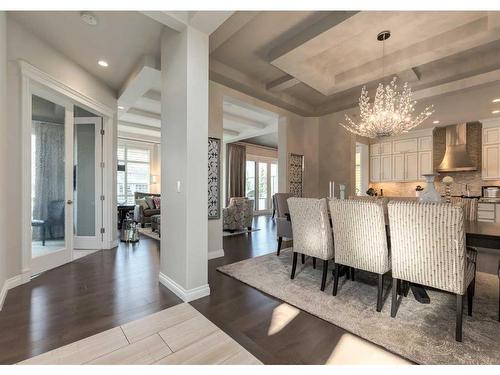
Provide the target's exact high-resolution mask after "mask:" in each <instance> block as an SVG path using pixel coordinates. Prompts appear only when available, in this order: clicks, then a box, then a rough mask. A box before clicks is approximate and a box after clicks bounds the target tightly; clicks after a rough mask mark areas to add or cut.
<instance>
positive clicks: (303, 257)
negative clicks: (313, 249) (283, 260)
mask: <svg viewBox="0 0 500 375" xmlns="http://www.w3.org/2000/svg"><path fill="white" fill-rule="evenodd" d="M301 255H302V264H304V263H305V262H306V256H305V255H304V254H301Z"/></svg>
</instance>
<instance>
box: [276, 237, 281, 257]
mask: <svg viewBox="0 0 500 375" xmlns="http://www.w3.org/2000/svg"><path fill="white" fill-rule="evenodd" d="M282 242H283V237H278V251H277V254H276V255H278V256H280V250H281V243H282Z"/></svg>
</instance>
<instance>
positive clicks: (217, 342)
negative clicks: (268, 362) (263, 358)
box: [19, 303, 262, 365]
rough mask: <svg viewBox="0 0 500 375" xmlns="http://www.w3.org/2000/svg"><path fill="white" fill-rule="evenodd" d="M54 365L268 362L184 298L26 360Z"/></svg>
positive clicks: (28, 363) (30, 362)
mask: <svg viewBox="0 0 500 375" xmlns="http://www.w3.org/2000/svg"><path fill="white" fill-rule="evenodd" d="M19 364H21V365H44V364H46V365H49V364H61V365H62V364H68V365H69V364H72V365H78V364H100V365H105V364H107V365H135V364H142V365H146V364H206V365H209V364H248V365H250V364H262V363H261V362H260V361H259V360H258V359H257V358H255V357H254V356H253V355H252V354H250V353H249V352H248V351H246V350H245V349H244V348H243V347H242V346H240V345H239V344H238V343H237V342H236V341H234V340H233V339H232V338H231V337H229V336H228V335H226V334H225V333H224V332H223V331H221V330H220V329H219V328H218V327H217V326H216V325H214V324H213V323H212V322H210V321H209V320H208V319H207V318H205V317H204V316H203V315H202V314H200V313H199V312H198V311H197V310H196V309H195V308H193V307H192V306H191V305H189V304H187V303H183V304H180V305H177V306H174V307H171V308H169V309H166V310H163V311H160V312H158V313H155V314H152V315H149V316H146V317H145V318H142V319H139V320H136V321H133V322H130V323H127V324H124V325H123V326H120V327H116V328H113V329H110V330H108V331H104V332H101V333H99V334H97V335H94V336H90V337H87V338H85V339H83V340H80V341H77V342H74V343H72V344H69V345H66V346H63V347H60V348H57V349H54V350H52V351H50V352H47V353H44V354H41V355H39V356H36V357H33V358H30V359H27V360H26V361H23V362H20V363H19Z"/></svg>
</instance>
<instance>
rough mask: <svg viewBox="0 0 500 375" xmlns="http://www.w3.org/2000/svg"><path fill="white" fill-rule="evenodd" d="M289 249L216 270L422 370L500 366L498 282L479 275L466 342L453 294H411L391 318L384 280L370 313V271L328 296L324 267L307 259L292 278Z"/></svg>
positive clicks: (374, 294)
mask: <svg viewBox="0 0 500 375" xmlns="http://www.w3.org/2000/svg"><path fill="white" fill-rule="evenodd" d="M291 265H292V251H291V249H290V248H289V249H286V250H282V252H281V255H280V256H279V257H278V256H276V254H268V255H264V256H261V257H257V258H251V259H247V260H244V261H241V262H238V263H233V264H229V265H226V266H222V267H219V268H218V270H219V271H220V272H222V273H224V274H227V275H229V276H232V277H234V278H235V279H237V280H240V281H242V282H244V283H246V284H248V285H250V286H252V287H254V288H256V289H258V290H261V291H263V292H265V293H267V294H269V295H271V296H274V297H276V298H279V299H281V300H283V301H285V302H287V303H288V304H290V305H293V306H296V307H298V308H300V309H302V310H304V311H307V312H308V313H311V314H313V315H315V316H317V317H319V318H321V319H324V320H326V321H328V322H330V323H333V324H335V325H337V326H339V327H342V328H344V329H345V330H347V331H349V332H351V333H354V334H356V335H358V336H360V337H362V338H364V339H366V340H368V341H371V342H373V343H375V344H377V345H380V346H381V347H383V348H386V349H387V350H389V351H391V352H393V353H396V354H398V355H400V356H402V357H405V358H407V359H409V360H411V361H413V362H416V363H419V364H497V365H498V364H500V323H499V322H498V321H497V314H498V310H497V309H498V300H497V299H498V278H497V277H496V276H495V275H488V274H484V273H478V274H477V279H476V294H475V296H474V308H473V316H472V317H470V316H467V313H466V309H464V324H463V342H462V343H459V342H456V341H455V305H456V297H455V296H454V295H451V294H448V293H444V292H440V291H436V290H428V293H429V296H430V298H431V303H430V304H427V305H424V304H420V303H418V302H417V301H416V300H415V299H414V298H413V295H412V293H411V292H409V294H408V296H407V297H405V298H402V300H401V303H400V306H399V310H398V314H397V316H396V318H391V317H390V309H391V303H390V300H391V297H390V296H391V290H390V289H391V287H390V280H389V277H387V280H386V281H385V286H384V298H385V302H384V307H383V310H382V312H380V313H378V312H376V311H375V305H376V300H377V286H376V285H377V281H376V280H377V279H376V276H375V275H372V274H370V273H367V272H360V271H357V272H356V281H347V280H346V279H345V277H342V278H341V279H340V282H339V290H338V294H337V296H336V297H333V296H332V295H331V293H332V286H333V283H332V273H331V272H329V279H328V283H327V287H326V289H325V291H324V292H321V291H320V290H319V286H320V281H321V272H322V270H321V267H318V268H317V269H313V268H312V264H311V260H310V259H308V260H307V261H306V264H304V265H302V264H300V262H299V265H298V266H297V272H296V276H295V279H294V280H290V271H291Z"/></svg>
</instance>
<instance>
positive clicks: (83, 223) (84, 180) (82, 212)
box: [73, 123, 96, 237]
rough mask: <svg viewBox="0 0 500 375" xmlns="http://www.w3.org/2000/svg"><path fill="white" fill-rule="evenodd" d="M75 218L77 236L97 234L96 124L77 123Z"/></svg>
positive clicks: (75, 143) (74, 149) (74, 181)
mask: <svg viewBox="0 0 500 375" xmlns="http://www.w3.org/2000/svg"><path fill="white" fill-rule="evenodd" d="M74 137H75V142H74V147H73V152H74V163H75V165H74V168H73V172H74V176H73V179H74V180H73V190H74V193H73V200H74V203H73V218H74V233H75V235H77V236H88V237H93V236H95V234H96V233H95V225H96V223H95V216H96V215H95V210H96V206H95V195H96V191H95V163H96V160H95V141H96V139H95V124H93V123H91V124H75V131H74Z"/></svg>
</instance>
